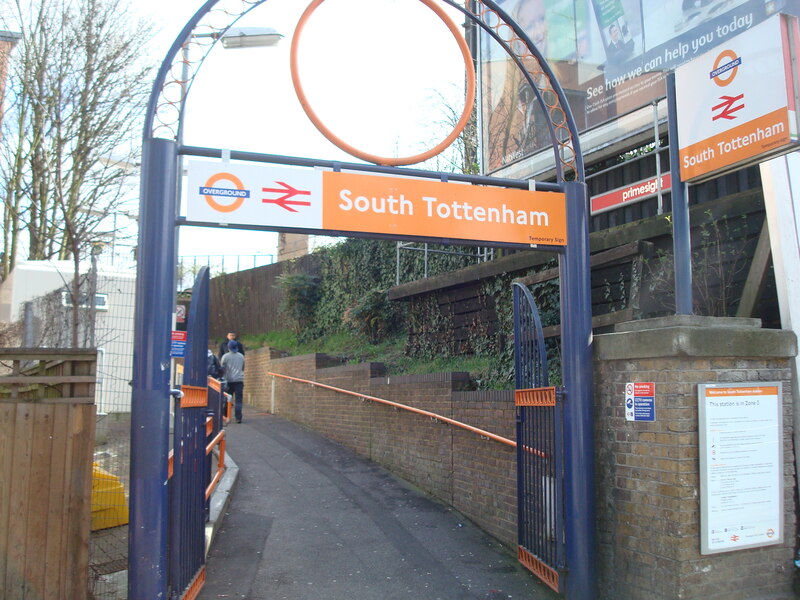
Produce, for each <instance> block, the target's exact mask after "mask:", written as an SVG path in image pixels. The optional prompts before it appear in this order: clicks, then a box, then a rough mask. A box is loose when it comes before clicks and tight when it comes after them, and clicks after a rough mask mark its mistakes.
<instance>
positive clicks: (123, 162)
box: [0, 0, 152, 331]
mask: <svg viewBox="0 0 800 600" xmlns="http://www.w3.org/2000/svg"><path fill="white" fill-rule="evenodd" d="M0 19H2V23H0V25H2V26H3V27H4V28H6V29H9V30H18V31H20V32H21V34H22V39H21V41H20V43H19V46H18V48H17V51H16V52H15V54H14V55H13V56H12V64H11V70H10V79H9V86H8V91H7V98H8V101H9V106H8V110H7V112H6V118H5V121H4V124H3V129H4V131H3V140H4V142H5V143H4V144H3V149H2V154H0V194H2V196H3V201H4V202H3V255H2V260H1V262H0V280H2V279H4V278H5V277H7V276H8V273H9V272H10V271H11V269H12V268H13V266H14V264H15V262H16V261H17V260H18V259H19V258H20V257H21V256H27V258H28V259H31V260H44V259H50V258H58V259H61V260H68V259H71V260H73V262H74V265H75V276H74V278H73V281H74V282H75V284H74V285H73V290H72V293H73V299H72V300H73V301H72V305H73V306H74V307H75V313H76V320H77V313H78V310H77V309H78V307H79V305H80V304H81V302H80V301H79V297H80V290H79V289H78V288H79V286H78V283H77V282H78V281H79V279H80V278H79V276H78V275H79V266H80V261H81V259H84V258H86V256H87V253H88V252H90V251H91V249H92V248H95V247H96V246H97V244H98V243H101V242H102V241H104V240H105V239H107V238H108V236H109V235H110V234H111V231H109V225H108V223H109V219H108V217H109V215H111V214H112V213H113V212H114V211H115V210H117V209H118V208H119V206H120V203H121V202H122V201H123V200H125V199H126V196H127V195H129V194H132V193H133V189H134V188H133V185H134V183H135V182H134V181H132V180H131V176H132V172H131V169H130V168H127V167H128V166H129V165H130V164H133V163H135V162H136V161H137V153H138V144H137V140H138V136H139V132H140V126H141V115H142V114H143V110H144V106H145V102H146V98H147V93H148V91H149V89H148V88H149V82H150V77H149V71H150V69H151V67H150V65H148V64H146V63H145V60H144V58H145V50H146V45H147V42H148V41H149V39H150V35H151V31H152V27H151V25H149V24H148V23H146V22H144V21H141V20H137V19H136V18H135V17H134V15H132V14H131V9H130V5H129V4H128V2H127V0H56V1H54V0H14V7H13V9H12V11H11V14H3V15H0ZM24 233H27V236H24V235H23V234H24ZM75 331H77V323H75Z"/></svg>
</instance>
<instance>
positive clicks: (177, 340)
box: [169, 331, 186, 358]
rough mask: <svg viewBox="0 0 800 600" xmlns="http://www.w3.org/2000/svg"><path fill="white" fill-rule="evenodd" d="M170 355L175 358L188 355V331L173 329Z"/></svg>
mask: <svg viewBox="0 0 800 600" xmlns="http://www.w3.org/2000/svg"><path fill="white" fill-rule="evenodd" d="M169 355H170V356H171V357H173V358H183V357H184V356H186V332H185V331H173V332H172V341H171V344H170V348H169Z"/></svg>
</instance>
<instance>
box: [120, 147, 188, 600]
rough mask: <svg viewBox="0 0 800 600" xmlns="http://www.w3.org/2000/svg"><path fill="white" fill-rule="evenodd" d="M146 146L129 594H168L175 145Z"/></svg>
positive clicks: (133, 597) (136, 337)
mask: <svg viewBox="0 0 800 600" xmlns="http://www.w3.org/2000/svg"><path fill="white" fill-rule="evenodd" d="M142 150H143V157H142V158H143V160H142V180H141V198H140V208H139V215H140V220H139V242H138V244H139V247H138V263H139V265H138V275H137V279H136V308H135V324H134V354H133V394H132V401H131V456H132V457H135V460H131V482H130V525H129V541H128V552H129V557H128V561H129V572H128V597H129V598H131V600H139V599H145V598H146V599H147V600H153V599H158V598H166V597H167V522H168V518H167V515H168V504H167V485H166V484H167V458H168V453H169V403H170V397H169V374H170V372H169V369H170V359H169V347H170V329H171V327H172V312H173V305H174V290H175V258H174V257H175V254H174V250H173V249H174V244H175V206H176V203H177V201H176V195H175V190H176V185H177V180H176V177H177V173H176V164H177V145H176V144H175V142H173V141H169V140H161V139H146V140H145V141H144V144H143V149H142Z"/></svg>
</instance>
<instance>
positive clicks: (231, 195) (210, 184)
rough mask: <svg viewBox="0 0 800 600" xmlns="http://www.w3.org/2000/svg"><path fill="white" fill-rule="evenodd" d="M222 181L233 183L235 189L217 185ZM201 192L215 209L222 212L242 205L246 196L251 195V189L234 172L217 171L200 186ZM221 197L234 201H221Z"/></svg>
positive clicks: (228, 211) (231, 210) (227, 211)
mask: <svg viewBox="0 0 800 600" xmlns="http://www.w3.org/2000/svg"><path fill="white" fill-rule="evenodd" d="M221 181H227V182H229V183H232V184H233V185H234V188H235V189H232V188H229V187H216V186H217V184H218V183H219V182H221ZM200 194H201V195H202V196H203V197H204V198H205V199H206V202H207V203H208V205H209V206H210V207H211V208H213V209H214V210H216V211H218V212H222V213H230V212H233V211H235V210H237V209H238V208H239V207H240V206H242V204H243V203H244V200H245V198H249V197H250V190H247V189H245V187H244V183H242V180H241V179H239V178H238V177H237V176H236V175H234V174H233V173H216V174H214V175H212V176H211V177H209V178H208V180H207V181H206V184H205V185H204V186H201V187H200ZM219 199H224V200H233V201H232V202H229V203H225V202H220V201H219Z"/></svg>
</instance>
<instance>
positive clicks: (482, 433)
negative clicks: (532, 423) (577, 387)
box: [267, 372, 547, 458]
mask: <svg viewBox="0 0 800 600" xmlns="http://www.w3.org/2000/svg"><path fill="white" fill-rule="evenodd" d="M267 375H270V376H272V377H279V378H281V379H287V380H289V381H294V382H297V383H307V384H309V385H312V386H314V387H319V388H323V389H326V390H331V391H334V392H339V393H340V394H345V395H347V396H355V397H356V398H361V399H362V400H369V401H371V402H377V403H378V404H384V405H386V406H391V407H393V408H398V409H401V410H406V411H408V412H412V413H416V414H418V415H422V416H424V417H430V418H431V419H434V420H436V421H442V422H443V423H448V424H450V425H453V426H455V427H459V428H460V429H465V430H466V431H470V432H472V433H476V434H478V435H480V436H481V437H483V438H487V439H490V440H494V441H495V442H499V443H501V444H505V445H506V446H511V447H512V448H516V447H517V442H515V441H514V440H512V439H509V438H506V437H503V436H501V435H497V434H496V433H491V432H489V431H486V430H485V429H479V428H478V427H473V426H472V425H468V424H467V423H463V422H461V421H456V420H455V419H451V418H450V417H445V416H444V415H439V414H436V413H434V412H431V411H428V410H423V409H421V408H414V407H413V406H408V405H407V404H400V403H399V402H393V401H391V400H386V399H385V398H378V397H377V396H369V395H367V394H361V393H359V392H354V391H352V390H345V389H343V388H337V387H334V386H332V385H327V384H325V383H319V382H318V381H311V380H309V379H301V378H299V377H292V376H290V375H283V374H281V373H273V372H267ZM525 450H526V451H527V452H530V453H531V454H533V455H535V456H539V457H541V458H547V455H546V454H545V453H544V452H542V451H540V450H537V449H535V448H525Z"/></svg>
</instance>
